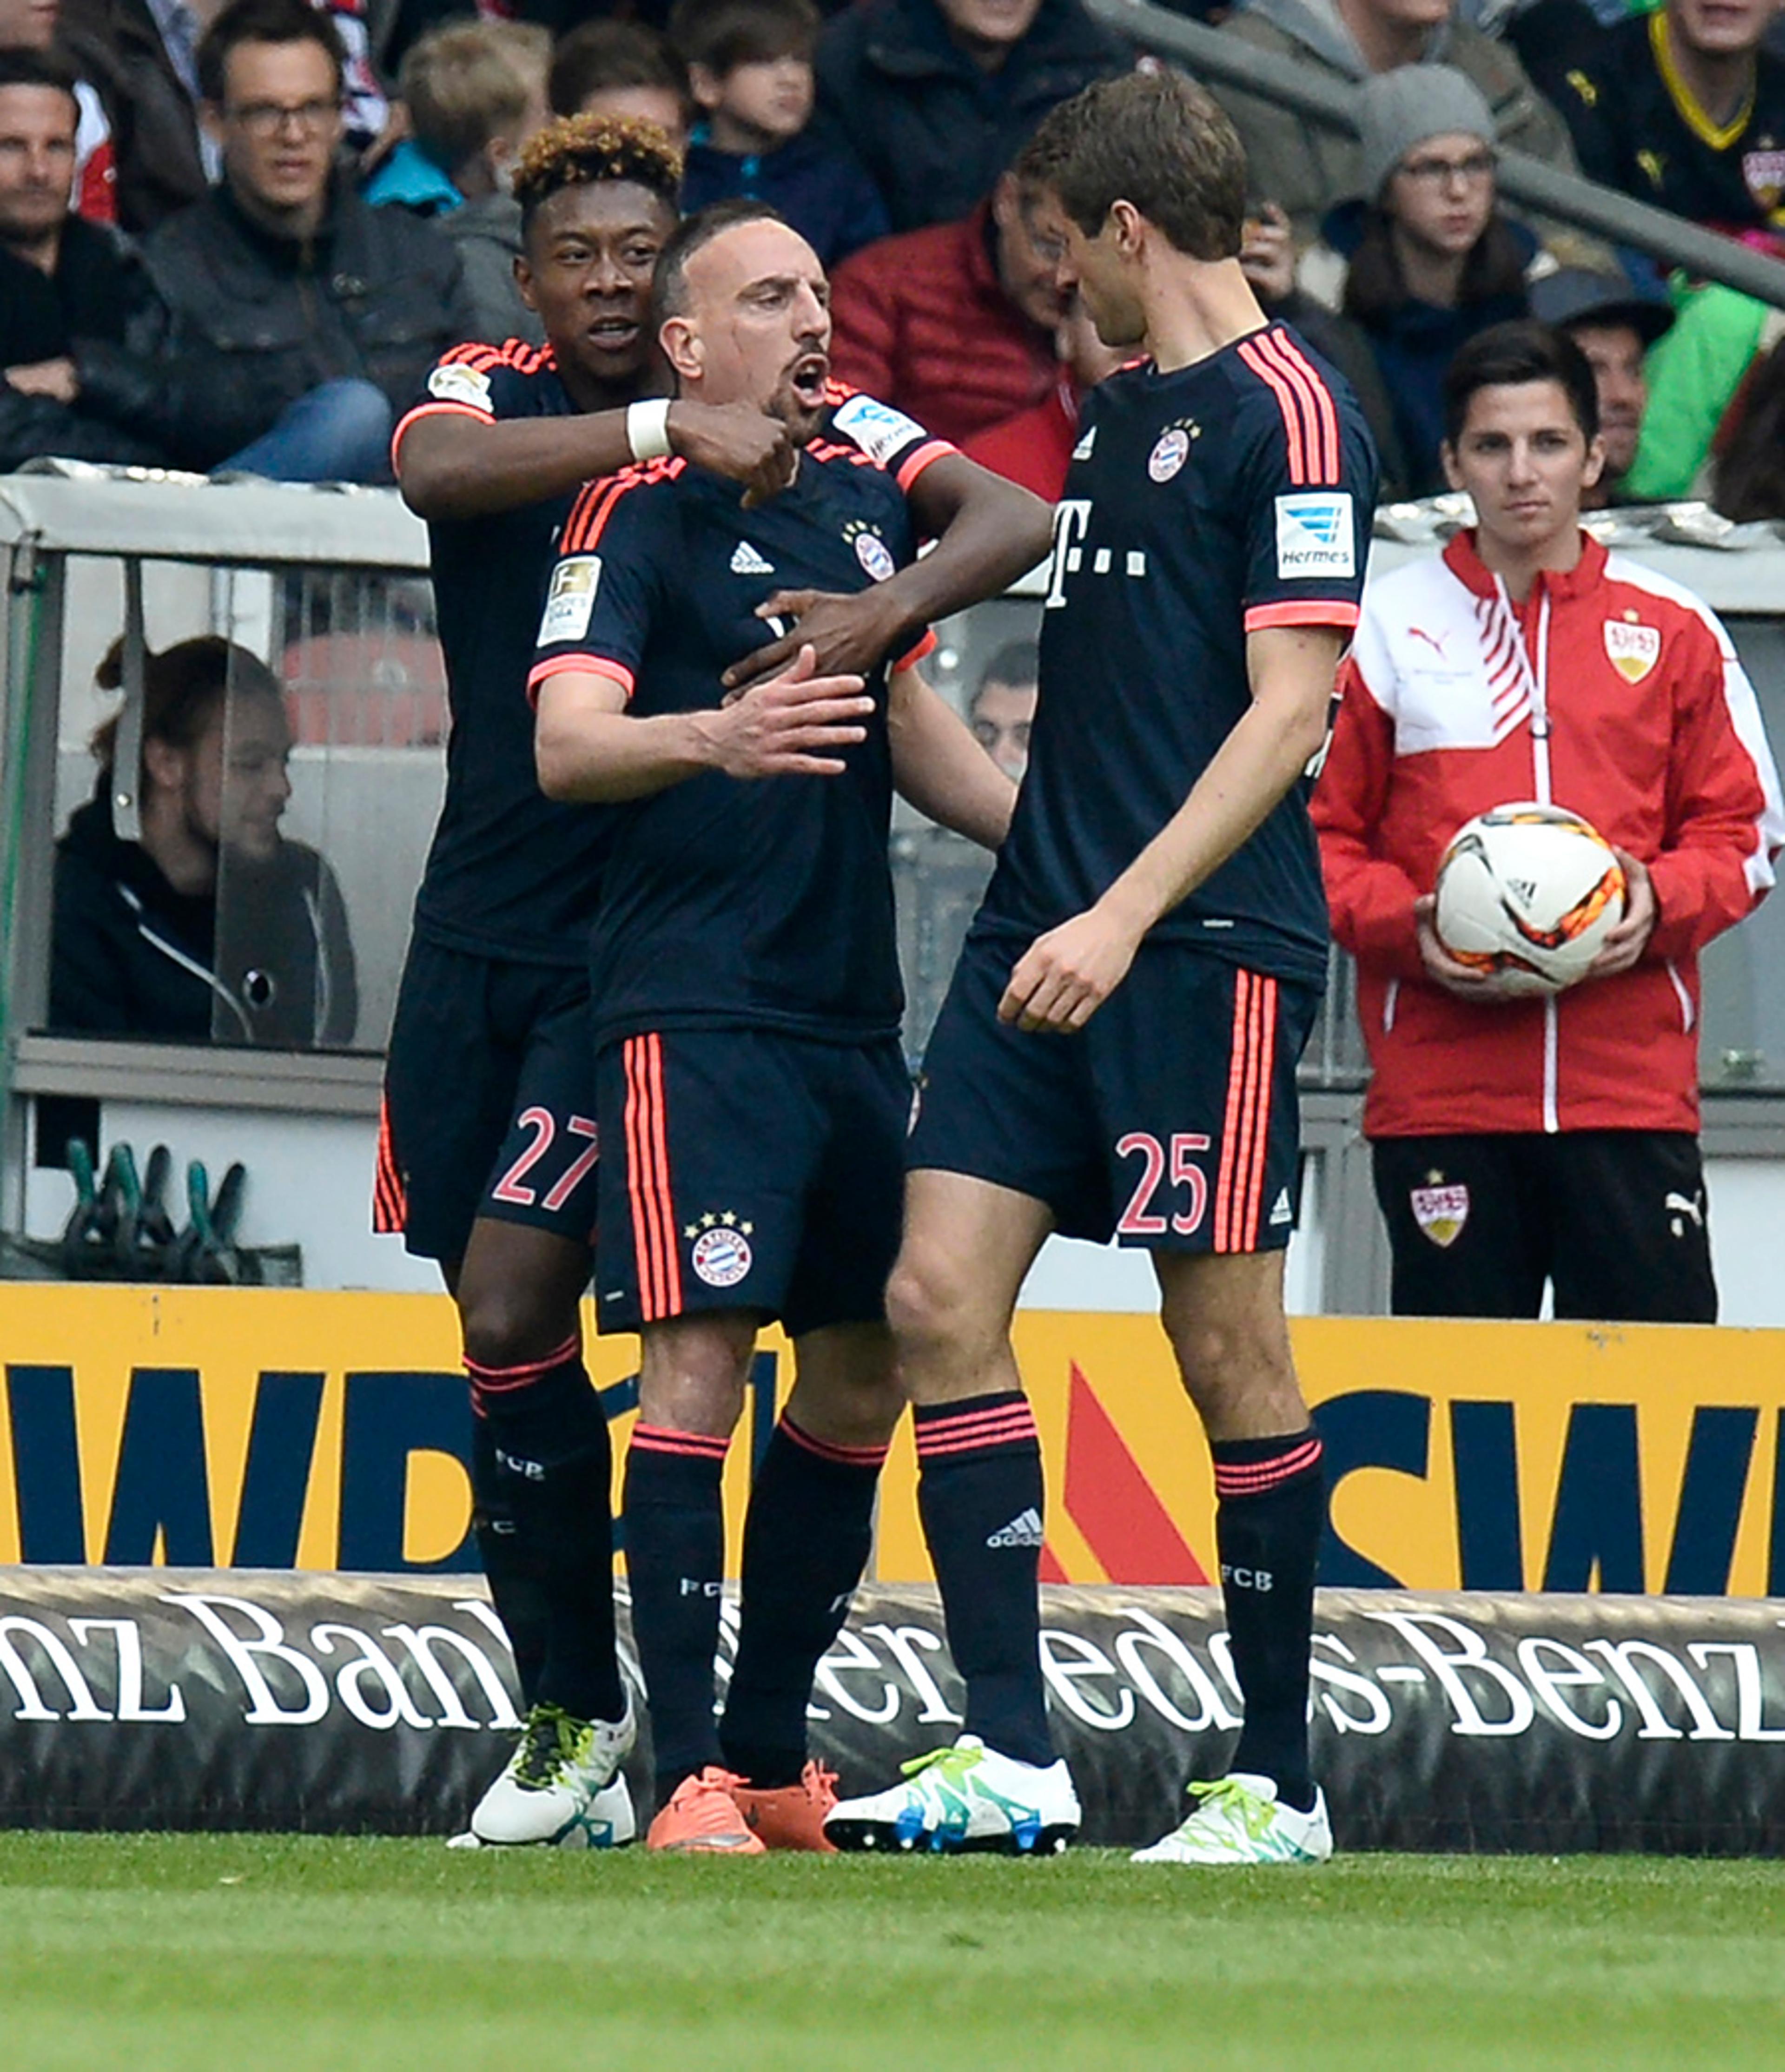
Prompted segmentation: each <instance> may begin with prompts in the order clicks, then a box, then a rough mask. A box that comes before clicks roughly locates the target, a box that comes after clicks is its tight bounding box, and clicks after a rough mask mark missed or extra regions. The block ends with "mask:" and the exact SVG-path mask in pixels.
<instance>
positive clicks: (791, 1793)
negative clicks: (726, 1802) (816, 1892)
mask: <svg viewBox="0 0 1785 2072" xmlns="http://www.w3.org/2000/svg"><path fill="white" fill-rule="evenodd" d="M731 1796H732V1798H733V1799H734V1800H735V1801H736V1802H737V1806H738V1811H739V1812H740V1813H742V1815H743V1816H744V1819H745V1820H746V1822H747V1823H749V1826H750V1827H751V1831H752V1832H753V1833H754V1834H755V1835H757V1836H760V1837H761V1839H762V1840H763V1841H764V1842H765V1843H767V1845H768V1847H769V1848H771V1849H811V1850H813V1851H815V1852H816V1853H817V1854H819V1855H820V1856H835V1855H836V1853H837V1844H835V1843H834V1842H833V1841H832V1840H830V1838H829V1836H827V1835H826V1834H825V1815H826V1814H827V1813H828V1812H829V1811H830V1810H831V1808H832V1807H833V1806H834V1805H835V1804H836V1803H837V1773H836V1771H835V1770H826V1769H825V1767H824V1766H823V1765H822V1764H821V1763H817V1762H808V1764H807V1765H806V1766H805V1768H804V1770H801V1771H800V1782H798V1783H797V1784H784V1785H783V1786H781V1787H780V1789H779V1790H777V1791H759V1790H756V1788H755V1786H753V1785H749V1784H745V1783H743V1782H742V1781H740V1782H738V1783H735V1784H734V1785H733V1786H731Z"/></svg>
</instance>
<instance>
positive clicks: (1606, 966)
mask: <svg viewBox="0 0 1785 2072" xmlns="http://www.w3.org/2000/svg"><path fill="white" fill-rule="evenodd" d="M1613 853H1614V855H1615V856H1616V857H1617V858H1618V862H1619V863H1620V864H1622V865H1623V872H1624V917H1623V919H1622V920H1621V921H1619V922H1618V923H1617V925H1616V926H1615V927H1614V928H1613V929H1612V931H1611V932H1610V934H1609V935H1607V936H1606V939H1605V941H1604V943H1602V945H1601V947H1600V950H1599V954H1598V956H1596V957H1595V958H1594V960H1593V962H1592V963H1591V964H1590V965H1589V966H1588V967H1587V969H1586V972H1585V973H1584V976H1586V977H1587V978H1615V977H1616V976H1618V972H1627V971H1628V970H1630V969H1631V967H1632V965H1634V964H1637V963H1638V962H1639V961H1640V960H1641V958H1642V955H1643V951H1644V950H1646V949H1647V948H1648V939H1649V937H1650V936H1651V935H1653V934H1654V933H1655V921H1656V919H1658V917H1659V915H1660V908H1659V907H1658V906H1656V905H1655V887H1654V886H1653V884H1652V883H1651V882H1650V878H1649V874H1648V865H1647V864H1646V863H1643V862H1642V861H1640V860H1639V858H1637V857H1634V856H1632V855H1631V853H1630V851H1629V850H1628V849H1614V851H1613Z"/></svg>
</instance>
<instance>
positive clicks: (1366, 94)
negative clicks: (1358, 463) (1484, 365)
mask: <svg viewBox="0 0 1785 2072" xmlns="http://www.w3.org/2000/svg"><path fill="white" fill-rule="evenodd" d="M1359 113H1360V117H1361V125H1362V129H1363V144H1362V152H1361V158H1362V171H1363V192H1364V196H1365V199H1363V200H1362V201H1359V202H1352V203H1347V205H1345V206H1344V207H1343V208H1339V209H1336V210H1335V211H1334V212H1333V213H1332V215H1331V216H1329V217H1328V218H1327V220H1326V237H1327V240H1328V242H1329V243H1330V244H1331V245H1333V246H1334V247H1335V249H1337V250H1338V251H1339V252H1340V253H1342V254H1343V255H1344V256H1345V257H1347V259H1348V260H1349V261H1350V265H1349V267H1348V269H1347V273H1346V277H1345V292H1344V300H1343V309H1344V313H1345V315H1347V317H1349V318H1351V319H1352V320H1353V321H1354V322H1355V323H1356V324H1357V325H1358V326H1359V328H1360V329H1361V330H1362V331H1363V334H1364V335H1365V337H1366V338H1367V339H1368V341H1369V343H1370V347H1371V350H1372V352H1373V353H1374V355H1375V357H1376V365H1377V368H1378V370H1379V371H1380V374H1381V376H1382V381H1383V386H1384V388H1385V389H1386V390H1387V391H1388V396H1389V398H1390V401H1391V407H1392V411H1393V416H1394V426H1395V430H1396V434H1397V435H1398V438H1399V440H1400V448H1401V452H1402V455H1403V457H1404V459H1405V467H1406V471H1407V483H1408V490H1409V493H1410V494H1411V495H1415V496H1425V495H1431V494H1433V492H1434V491H1439V490H1442V489H1443V488H1444V487H1445V486H1446V483H1445V476H1444V471H1443V465H1442V460H1441V458H1440V456H1439V449H1440V447H1441V446H1442V444H1443V440H1444V373H1445V369H1446V368H1447V367H1448V366H1449V365H1450V360H1451V359H1452V357H1453V356H1454V354H1455V352H1456V351H1457V349H1458V347H1459V346H1461V345H1462V344H1463V343H1465V341H1466V340H1467V339H1470V338H1473V337H1474V335H1475V334H1476V332H1477V331H1485V330H1487V327H1489V326H1490V325H1491V324H1496V323H1507V322H1508V321H1510V320H1511V319H1513V318H1515V317H1520V316H1523V315H1525V314H1526V313H1527V309H1528V302H1527V296H1526V290H1525V271H1526V269H1527V268H1528V266H1529V265H1530V264H1531V262H1532V260H1533V259H1534V258H1535V257H1536V252H1537V244H1536V239H1535V238H1534V237H1533V236H1532V234H1531V232H1529V231H1528V230H1527V229H1525V228H1524V226H1523V225H1522V224H1516V223H1513V222H1511V220H1509V219H1508V218H1507V217H1506V216H1503V215H1502V214H1501V213H1500V212H1499V208H1498V206H1497V199H1496V191H1495V175H1494V168H1495V142H1494V137H1495V130H1494V117H1493V113H1492V111H1491V109H1489V107H1488V105H1487V101H1485V100H1484V99H1483V97H1482V95H1481V94H1480V93H1479V91H1478V90H1477V88H1475V87H1474V86H1473V85H1472V84H1470V81H1469V80H1466V79H1465V78H1464V77H1463V76H1462V73H1461V72H1455V71H1453V70H1452V69H1451V68H1450V67H1449V66H1446V65H1404V66H1402V67H1401V68H1400V69H1399V70H1398V71H1396V72H1385V73H1383V74H1382V75H1380V76H1379V77H1377V78H1375V79H1372V80H1371V81H1370V82H1369V84H1368V85H1367V86H1366V87H1365V88H1364V89H1363V96H1362V107H1361V109H1360V111H1359Z"/></svg>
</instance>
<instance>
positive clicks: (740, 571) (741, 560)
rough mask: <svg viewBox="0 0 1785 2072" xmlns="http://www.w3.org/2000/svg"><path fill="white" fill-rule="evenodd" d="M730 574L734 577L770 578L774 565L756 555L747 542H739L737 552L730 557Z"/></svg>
mask: <svg viewBox="0 0 1785 2072" xmlns="http://www.w3.org/2000/svg"><path fill="white" fill-rule="evenodd" d="M731 573H732V574H734V576H771V575H773V574H774V573H775V564H774V563H773V562H772V561H767V560H766V559H765V558H764V557H763V556H762V555H761V554H759V553H757V551H756V549H755V548H754V547H753V546H751V544H750V542H749V541H747V540H740V541H738V550H737V552H736V553H734V555H733V556H732V557H731Z"/></svg>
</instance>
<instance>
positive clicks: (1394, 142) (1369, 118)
mask: <svg viewBox="0 0 1785 2072" xmlns="http://www.w3.org/2000/svg"><path fill="white" fill-rule="evenodd" d="M1359 126H1360V127H1361V129H1362V130H1363V195H1364V199H1366V200H1368V201H1375V200H1376V199H1379V197H1380V195H1381V193H1382V189H1383V187H1384V183H1386V181H1387V179H1388V175H1390V174H1391V173H1392V171H1394V170H1395V168H1396V166H1398V165H1399V164H1400V162H1401V160H1402V159H1403V158H1405V157H1406V156H1407V154H1408V153H1409V152H1410V151H1411V150H1413V148H1414V146H1416V145H1419V144H1423V143H1424V142H1425V140H1426V138H1428V137H1479V138H1480V139H1481V140H1482V142H1483V143H1484V144H1486V145H1487V146H1489V147H1490V148H1491V147H1492V146H1493V145H1494V143H1495V134H1494V113H1493V110H1492V109H1491V108H1490V107H1489V106H1488V105H1487V101H1485V100H1483V97H1482V93H1481V89H1480V88H1479V87H1478V86H1476V84H1474V81H1473V80H1470V79H1466V78H1465V77H1464V76H1463V75H1462V73H1461V72H1458V70H1457V69H1456V68H1455V67H1454V65H1440V64H1411V65H1400V66H1397V67H1396V69H1395V70H1394V71H1393V72H1378V73H1377V74H1376V77H1375V78H1374V79H1372V80H1368V81H1367V82H1366V83H1365V85H1364V88H1363V96H1362V99H1361V105H1360V108H1359Z"/></svg>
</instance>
